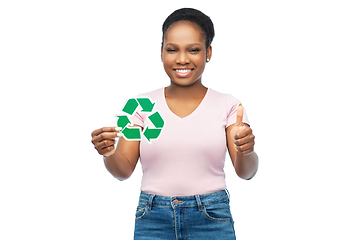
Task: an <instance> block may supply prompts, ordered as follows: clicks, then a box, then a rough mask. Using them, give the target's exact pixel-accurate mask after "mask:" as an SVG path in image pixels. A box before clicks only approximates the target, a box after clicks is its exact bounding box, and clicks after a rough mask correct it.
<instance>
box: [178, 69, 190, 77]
mask: <svg viewBox="0 0 360 240" xmlns="http://www.w3.org/2000/svg"><path fill="white" fill-rule="evenodd" d="M193 70H194V69H193V68H175V69H174V72H175V73H176V75H177V76H178V77H188V76H189V75H190V74H191V73H192V71H193Z"/></svg>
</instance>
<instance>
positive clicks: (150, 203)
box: [148, 194, 155, 211]
mask: <svg viewBox="0 0 360 240" xmlns="http://www.w3.org/2000/svg"><path fill="white" fill-rule="evenodd" d="M154 197H155V194H151V195H150V197H149V201H148V210H149V211H150V210H151V208H152V202H153V200H154Z"/></svg>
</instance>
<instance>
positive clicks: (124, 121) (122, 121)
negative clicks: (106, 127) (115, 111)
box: [117, 116, 131, 128]
mask: <svg viewBox="0 0 360 240" xmlns="http://www.w3.org/2000/svg"><path fill="white" fill-rule="evenodd" d="M118 118H119V119H118V121H117V126H118V127H121V128H124V127H126V125H128V123H131V122H130V120H129V118H128V117H127V116H118Z"/></svg>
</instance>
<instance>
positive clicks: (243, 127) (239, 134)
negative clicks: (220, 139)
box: [234, 125, 252, 140]
mask: <svg viewBox="0 0 360 240" xmlns="http://www.w3.org/2000/svg"><path fill="white" fill-rule="evenodd" d="M250 134H252V129H251V128H249V127H248V126H246V125H241V126H240V131H239V132H237V133H236V134H235V135H234V139H235V140H237V139H242V138H245V137H246V136H248V135H250Z"/></svg>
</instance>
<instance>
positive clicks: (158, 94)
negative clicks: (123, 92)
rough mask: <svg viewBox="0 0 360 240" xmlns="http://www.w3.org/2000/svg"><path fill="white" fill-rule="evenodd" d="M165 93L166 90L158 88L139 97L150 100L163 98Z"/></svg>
mask: <svg viewBox="0 0 360 240" xmlns="http://www.w3.org/2000/svg"><path fill="white" fill-rule="evenodd" d="M163 92H164V88H158V89H155V90H152V91H150V92H146V93H140V94H139V95H138V96H137V97H149V98H151V97H155V98H158V97H161V96H163Z"/></svg>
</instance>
